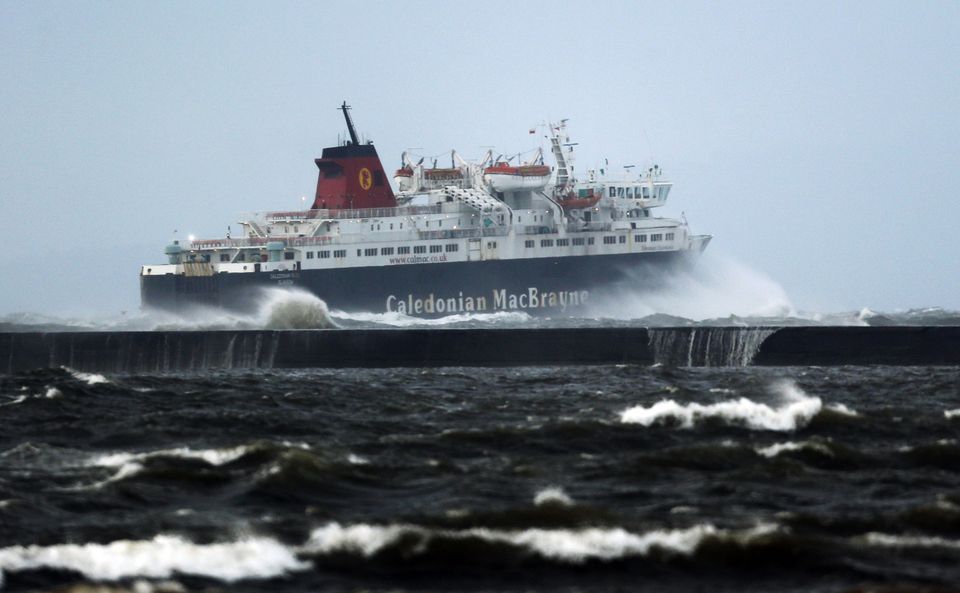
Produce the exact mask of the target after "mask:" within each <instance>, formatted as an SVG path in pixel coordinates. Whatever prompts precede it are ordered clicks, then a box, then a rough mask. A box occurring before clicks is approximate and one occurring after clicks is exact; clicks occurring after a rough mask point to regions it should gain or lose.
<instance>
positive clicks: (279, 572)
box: [0, 535, 310, 582]
mask: <svg viewBox="0 0 960 593" xmlns="http://www.w3.org/2000/svg"><path fill="white" fill-rule="evenodd" d="M42 568H46V569H53V570H70V571H74V572H78V573H80V574H82V575H84V576H85V577H87V578H89V579H92V580H105V581H116V580H119V579H124V578H133V577H145V578H169V577H171V576H173V575H174V574H185V575H194V576H202V577H209V578H214V579H218V580H221V581H226V582H233V581H239V580H242V579H270V578H275V577H279V576H283V575H286V574H289V573H291V572H295V571H303V570H307V569H309V568H310V565H309V564H308V563H306V562H303V561H301V560H299V559H298V558H297V555H296V551H295V550H293V549H291V548H289V547H287V546H285V545H283V544H281V543H280V542H278V541H276V540H274V539H271V538H264V537H251V538H246V539H241V540H238V541H233V542H222V543H212V544H195V543H193V542H190V541H188V540H185V539H183V538H180V537H177V536H173V535H158V536H156V537H154V538H153V539H150V540H139V541H137V540H119V541H114V542H111V543H108V544H96V543H87V544H58V545H52V546H11V547H8V548H0V575H2V573H3V572H19V571H25V570H36V569H42Z"/></svg>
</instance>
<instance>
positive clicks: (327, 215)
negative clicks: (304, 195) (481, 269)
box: [242, 204, 443, 224]
mask: <svg viewBox="0 0 960 593" xmlns="http://www.w3.org/2000/svg"><path fill="white" fill-rule="evenodd" d="M442 207H443V206H442V205H441V204H434V205H432V206H397V207H393V208H354V209H349V210H332V209H317V210H292V211H287V212H248V213H245V214H243V215H242V218H243V219H244V220H262V221H265V222H267V223H271V224H272V223H276V222H304V221H308V220H344V219H361V220H362V219H365V218H389V217H391V216H416V215H420V214H440V212H441V211H442Z"/></svg>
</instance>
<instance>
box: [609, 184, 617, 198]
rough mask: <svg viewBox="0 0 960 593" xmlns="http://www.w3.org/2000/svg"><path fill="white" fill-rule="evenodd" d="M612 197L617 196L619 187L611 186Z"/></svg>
mask: <svg viewBox="0 0 960 593" xmlns="http://www.w3.org/2000/svg"><path fill="white" fill-rule="evenodd" d="M610 197H611V198H615V197H617V188H615V187H611V188H610Z"/></svg>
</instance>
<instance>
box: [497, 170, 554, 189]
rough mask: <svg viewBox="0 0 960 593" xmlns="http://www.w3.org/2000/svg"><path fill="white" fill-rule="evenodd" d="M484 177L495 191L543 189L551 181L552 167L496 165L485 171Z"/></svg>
mask: <svg viewBox="0 0 960 593" xmlns="http://www.w3.org/2000/svg"><path fill="white" fill-rule="evenodd" d="M483 176H484V179H486V181H487V183H489V184H490V187H492V188H493V189H494V191H524V190H533V189H543V188H544V187H546V185H547V183H548V182H549V181H550V167H548V166H546V165H519V166H516V167H512V166H510V164H509V163H496V164H495V165H492V166H490V167H487V168H486V169H484V170H483Z"/></svg>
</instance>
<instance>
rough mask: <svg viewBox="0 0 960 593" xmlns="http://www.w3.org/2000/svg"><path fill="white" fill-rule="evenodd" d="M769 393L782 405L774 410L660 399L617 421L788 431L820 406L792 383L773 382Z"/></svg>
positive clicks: (744, 403)
mask: <svg viewBox="0 0 960 593" xmlns="http://www.w3.org/2000/svg"><path fill="white" fill-rule="evenodd" d="M772 390H773V391H774V392H775V393H777V394H778V395H779V397H780V399H781V402H782V403H781V404H780V405H779V406H777V407H773V406H770V405H767V404H764V403H758V402H755V401H752V400H750V399H747V398H745V397H741V398H739V399H736V400H727V401H722V402H717V403H712V404H700V403H696V402H692V403H689V404H680V403H678V402H676V401H674V400H671V399H664V400H660V401H659V402H657V403H655V404H653V405H652V406H649V407H645V406H634V407H632V408H629V409H627V410H625V411H624V412H623V413H622V414H621V416H620V420H621V421H622V422H624V423H628V424H640V425H642V426H652V425H653V424H658V423H660V424H662V423H665V422H670V421H673V422H676V423H679V425H680V426H681V427H683V428H692V427H693V426H694V425H695V424H697V423H698V422H701V421H703V420H706V419H709V418H719V419H722V420H723V421H725V422H727V423H729V424H736V425H743V426H746V427H748V428H752V429H755V430H777V431H790V430H796V429H798V428H802V427H804V426H806V425H807V423H808V422H810V420H811V419H812V418H813V417H814V416H816V415H817V414H818V413H819V412H820V410H821V408H822V407H823V402H821V401H820V398H819V397H810V396H808V395H807V394H806V393H804V392H803V391H802V390H801V389H800V388H799V387H797V386H796V384H795V383H793V382H792V381H782V382H780V383H777V384H775V385H774V386H773V388H772Z"/></svg>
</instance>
